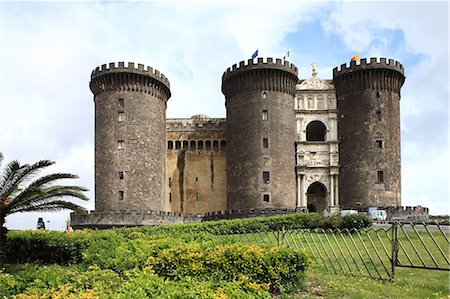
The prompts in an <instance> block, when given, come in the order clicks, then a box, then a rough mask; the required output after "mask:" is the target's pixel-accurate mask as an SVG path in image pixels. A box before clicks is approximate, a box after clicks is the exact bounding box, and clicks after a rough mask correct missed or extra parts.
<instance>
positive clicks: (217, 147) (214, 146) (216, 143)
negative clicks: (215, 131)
mask: <svg viewBox="0 0 450 299" xmlns="http://www.w3.org/2000/svg"><path fill="white" fill-rule="evenodd" d="M218 149H219V140H214V141H213V150H216V151H217V150H218Z"/></svg>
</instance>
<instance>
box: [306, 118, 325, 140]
mask: <svg viewBox="0 0 450 299" xmlns="http://www.w3.org/2000/svg"><path fill="white" fill-rule="evenodd" d="M326 132H327V127H325V125H324V124H323V122H321V121H318V120H315V121H312V122H310V123H309V124H308V126H307V127H306V141H325V134H326Z"/></svg>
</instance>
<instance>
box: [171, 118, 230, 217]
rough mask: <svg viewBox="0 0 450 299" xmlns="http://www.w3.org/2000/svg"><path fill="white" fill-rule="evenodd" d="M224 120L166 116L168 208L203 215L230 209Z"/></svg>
mask: <svg viewBox="0 0 450 299" xmlns="http://www.w3.org/2000/svg"><path fill="white" fill-rule="evenodd" d="M225 124H226V122H225V119H224V118H209V117H207V116H205V115H194V116H193V117H192V118H187V119H182V118H177V119H167V123H166V139H167V157H166V184H165V185H166V199H165V211H170V212H177V213H182V214H194V215H196V214H204V213H207V212H211V211H220V210H226V209H227V172H226V162H227V142H226V140H225Z"/></svg>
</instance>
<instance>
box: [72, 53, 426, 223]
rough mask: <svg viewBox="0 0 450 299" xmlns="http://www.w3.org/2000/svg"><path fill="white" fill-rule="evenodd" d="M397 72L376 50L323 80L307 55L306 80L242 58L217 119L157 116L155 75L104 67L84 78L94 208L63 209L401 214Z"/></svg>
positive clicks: (171, 219) (185, 218) (151, 218)
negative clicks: (90, 104) (91, 133)
mask: <svg viewBox="0 0 450 299" xmlns="http://www.w3.org/2000/svg"><path fill="white" fill-rule="evenodd" d="M404 79H405V77H404V76H403V67H402V65H401V64H400V63H398V62H396V61H393V60H386V59H384V58H381V59H380V60H377V59H376V58H372V59H370V62H368V61H366V59H361V61H360V62H359V63H356V62H351V63H350V65H349V66H348V65H345V64H344V65H342V66H341V67H340V68H339V69H338V68H335V69H334V70H333V80H322V79H320V78H319V77H318V76H317V71H316V68H315V65H314V64H313V71H312V76H311V78H310V79H306V80H299V79H298V78H297V68H296V67H295V66H294V65H293V64H291V63H289V62H287V61H283V60H280V59H276V60H273V59H272V58H267V59H265V60H264V59H262V58H258V59H257V60H256V61H255V60H253V59H250V60H248V61H247V62H245V61H242V62H240V63H239V65H238V64H235V65H233V66H232V67H231V68H228V69H227V70H226V71H225V72H224V74H223V77H222V92H223V94H224V95H225V100H226V108H227V118H226V119H223V118H209V117H207V116H204V115H195V116H193V117H192V118H186V119H181V118H178V119H168V120H167V121H166V116H165V111H166V103H167V100H168V99H169V97H170V87H169V82H168V80H167V78H165V77H164V75H161V74H160V73H159V72H158V71H153V70H152V69H151V68H147V69H144V67H143V66H142V65H138V68H135V67H134V64H132V63H129V64H128V66H127V67H126V66H125V65H124V63H119V65H118V66H116V65H115V64H114V63H112V64H110V65H109V67H107V66H106V65H103V66H102V67H101V68H97V69H95V70H94V71H93V73H92V76H91V83H90V87H91V90H92V92H93V93H94V102H95V172H96V173H95V180H96V181H95V197H96V208H95V211H92V212H91V213H90V214H88V215H85V216H82V215H76V214H72V226H73V227H74V228H82V227H110V226H132V225H155V224H160V223H186V222H196V221H201V220H202V219H223V218H225V219H228V218H241V217H255V216H269V215H276V214H285V213H292V212H299V211H317V212H320V213H328V212H331V213H337V212H338V211H339V209H341V208H342V209H349V208H351V209H358V210H367V208H368V207H379V208H385V209H387V210H388V211H390V213H391V214H392V215H397V214H402V213H403V214H404V213H406V212H403V209H402V208H401V207H400V205H401V202H400V200H401V198H400V112H399V105H400V103H399V102H400V88H401V86H402V84H403V82H404ZM120 141H122V143H120ZM119 173H121V174H119ZM120 191H122V193H121V194H120ZM409 211H410V210H408V209H407V212H408V213H409ZM420 211H421V212H424V211H425V213H426V212H427V210H426V208H423V210H422V209H421V210H420Z"/></svg>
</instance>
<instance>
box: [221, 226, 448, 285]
mask: <svg viewBox="0 0 450 299" xmlns="http://www.w3.org/2000/svg"><path fill="white" fill-rule="evenodd" d="M283 235H284V237H283ZM221 238H226V239H231V240H234V241H239V242H242V243H257V244H265V245H272V246H280V245H281V246H289V247H292V248H305V249H306V250H307V251H309V252H310V254H311V257H312V258H313V260H314V264H316V265H321V266H323V267H324V268H325V269H326V270H328V271H330V272H332V273H336V274H337V273H343V274H352V275H359V276H366V277H371V278H379V279H384V280H388V279H390V276H391V261H390V258H391V255H392V246H391V238H392V231H391V230H385V229H378V230H375V229H368V230H360V231H359V232H358V233H356V232H352V233H350V232H348V231H342V232H334V233H324V231H323V230H319V231H310V230H291V231H286V232H278V231H267V232H266V231H261V232H254V233H242V234H228V235H225V236H221ZM449 238H450V235H449V231H448V230H447V231H444V232H441V231H438V230H432V231H431V234H430V233H428V232H427V231H425V230H424V229H423V226H421V225H418V226H417V231H415V230H413V229H412V228H411V227H410V226H406V225H405V226H404V227H400V228H399V230H398V240H399V251H398V262H399V263H400V264H401V265H409V266H427V267H432V268H443V269H449V263H448V261H449V259H450V257H449V249H450V248H449V243H448V239H449Z"/></svg>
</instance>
